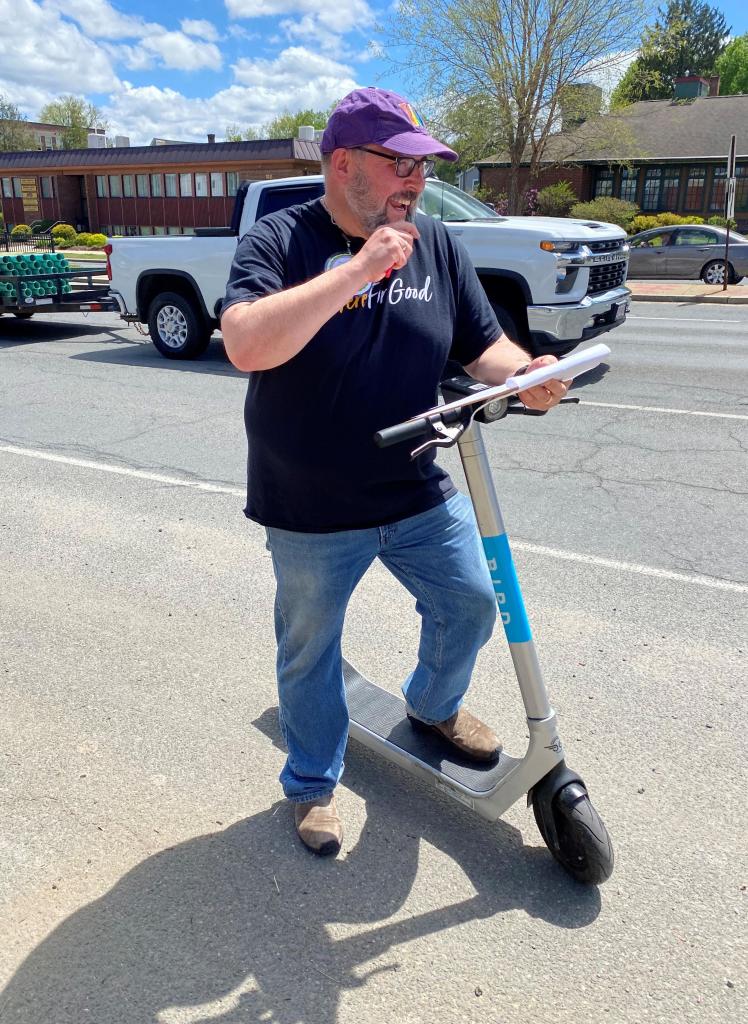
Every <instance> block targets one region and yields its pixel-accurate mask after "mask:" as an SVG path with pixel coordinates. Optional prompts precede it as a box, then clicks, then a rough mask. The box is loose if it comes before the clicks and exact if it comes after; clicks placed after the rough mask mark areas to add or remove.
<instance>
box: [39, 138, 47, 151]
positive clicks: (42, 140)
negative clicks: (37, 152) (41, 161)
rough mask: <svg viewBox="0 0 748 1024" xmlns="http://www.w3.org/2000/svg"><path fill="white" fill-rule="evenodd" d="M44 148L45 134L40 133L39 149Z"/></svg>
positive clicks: (45, 145) (45, 146)
mask: <svg viewBox="0 0 748 1024" xmlns="http://www.w3.org/2000/svg"><path fill="white" fill-rule="evenodd" d="M46 148H47V136H46V135H40V136H39V149H46Z"/></svg>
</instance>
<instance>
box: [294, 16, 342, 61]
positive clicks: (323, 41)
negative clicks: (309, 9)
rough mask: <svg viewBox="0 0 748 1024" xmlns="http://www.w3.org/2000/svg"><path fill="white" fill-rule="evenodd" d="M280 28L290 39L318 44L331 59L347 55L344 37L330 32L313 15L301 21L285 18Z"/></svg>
mask: <svg viewBox="0 0 748 1024" xmlns="http://www.w3.org/2000/svg"><path fill="white" fill-rule="evenodd" d="M280 27H281V29H282V30H283V31H284V32H285V34H286V36H287V38H288V39H291V40H293V39H298V40H300V41H301V42H305V43H316V44H317V46H318V48H319V49H320V50H322V51H323V52H324V53H326V54H328V55H329V56H331V57H343V56H344V55H345V53H346V48H345V46H344V44H343V39H342V37H341V36H340V35H339V34H338V33H337V32H330V30H329V29H327V28H325V26H324V25H322V24H321V23H320V22H319V21H318V20H317V18H315V17H314V15H312V14H305V15H304V17H303V18H302V19H301V21H292V20H291V19H290V18H284V19H283V20H282V21H281V22H280Z"/></svg>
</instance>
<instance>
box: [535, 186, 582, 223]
mask: <svg viewBox="0 0 748 1024" xmlns="http://www.w3.org/2000/svg"><path fill="white" fill-rule="evenodd" d="M577 201H578V196H577V194H576V192H575V191H574V189H573V188H572V186H571V182H570V181H559V182H556V184H555V185H546V187H545V188H541V190H540V191H539V192H538V213H539V214H540V215H541V217H566V216H568V213H569V210H570V209H571V208H572V206H573V205H574V204H575V203H576V202H577Z"/></svg>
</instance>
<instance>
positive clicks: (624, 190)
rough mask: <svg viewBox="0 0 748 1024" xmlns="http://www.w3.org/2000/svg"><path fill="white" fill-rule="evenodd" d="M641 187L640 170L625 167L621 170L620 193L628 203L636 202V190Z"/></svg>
mask: <svg viewBox="0 0 748 1024" xmlns="http://www.w3.org/2000/svg"><path fill="white" fill-rule="evenodd" d="M638 187H639V171H638V170H631V168H629V167H624V168H623V170H622V171H621V188H620V191H619V195H620V197H621V199H624V200H626V202H628V203H635V202H636V190H637V189H638Z"/></svg>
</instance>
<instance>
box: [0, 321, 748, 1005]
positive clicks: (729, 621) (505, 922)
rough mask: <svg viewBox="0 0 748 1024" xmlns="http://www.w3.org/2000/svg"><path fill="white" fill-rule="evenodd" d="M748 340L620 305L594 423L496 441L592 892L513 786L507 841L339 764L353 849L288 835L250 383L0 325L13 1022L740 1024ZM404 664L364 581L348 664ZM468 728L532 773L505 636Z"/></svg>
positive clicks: (5, 854) (400, 670)
mask: <svg viewBox="0 0 748 1024" xmlns="http://www.w3.org/2000/svg"><path fill="white" fill-rule="evenodd" d="M747 337H748V308H746V307H744V306H743V307H740V306H736V307H727V306H725V307H712V306H710V307H705V306H698V305H690V306H686V305H680V304H677V305H672V306H671V305H668V306H666V307H663V306H657V307H654V306H653V305H651V304H645V303H641V304H638V303H635V304H634V306H633V308H632V313H631V317H630V319H629V321H628V323H627V324H626V325H625V326H624V327H622V328H620V329H618V330H616V331H615V332H612V333H611V334H610V335H608V336H606V338H604V339H602V340H605V341H607V343H608V344H609V345H610V346H611V349H612V356H611V358H610V360H609V364H608V365H606V366H605V367H603V368H601V369H600V370H598V371H593V372H592V373H591V374H589V375H588V376H587V377H586V378H583V379H582V380H581V381H580V385H579V387H578V388H577V394H578V395H579V396H580V398H581V403H580V405H579V406H576V407H574V406H568V407H564V408H561V409H558V410H555V411H554V412H553V413H552V414H550V415H548V416H546V417H543V418H523V417H513V418H511V419H508V420H506V421H505V422H502V423H500V424H498V425H496V426H495V427H492V428H490V432H489V431H487V445H488V451H489V461H490V463H491V465H492V468H493V470H494V474H495V478H496V481H497V488H498V490H499V494H500V497H501V499H502V504H503V509H504V515H505V518H506V521H507V526H508V529H509V534H510V537H511V538H512V540H513V548H514V552H515V559H516V562H517V566H518V572H519V576H520V580H521V583H522V586H523V591H524V594H525V599H526V603H527V606H528V611H529V614H530V618H531V622H532V623H533V627H534V632H535V634H536V640H537V643H538V648H539V654H540V658H541V663H542V665H543V666H544V670H545V673H546V676H547V681H548V685H549V688H550V691H551V697H552V700H553V703H554V706H555V708H556V710H557V711H558V713H559V718H560V727H561V734H562V736H563V738H564V742H565V746H566V748H567V753H568V760H569V763H570V764H571V765H572V766H573V767H574V768H576V769H577V770H578V771H580V772H581V773H582V774H583V776H584V777H585V780H586V782H587V783H588V785H589V787H590V792H591V794H592V797H593V800H594V802H595V805H596V806H597V808H598V809H599V811H600V812H601V814H602V816H603V817H604V819H605V821H606V824H607V826H608V828H609V831H610V833H611V836H612V839H613V842H614V845H615V849H616V857H617V863H616V869H615V872H614V875H613V877H612V878H611V879H610V881H609V882H607V883H606V884H605V885H604V886H602V887H600V888H599V889H594V888H593V889H588V888H584V887H582V886H580V885H578V884H576V883H575V882H573V881H572V880H570V879H569V878H568V877H567V876H566V875H565V874H564V873H563V872H562V871H561V869H560V868H558V867H557V866H556V865H555V863H554V862H553V861H552V859H551V857H550V855H549V854H548V852H547V851H546V849H545V847H544V846H543V844H542V841H541V839H540V836H539V834H538V833H537V830H536V827H535V823H534V821H533V819H532V814H531V813H528V811H527V809H526V808H525V807H524V805H523V804H522V803H521V802H520V803H518V804H517V805H515V806H514V807H513V808H512V809H511V810H510V811H509V813H508V814H507V815H506V817H505V818H504V819H503V820H502V821H501V822H499V823H498V824H495V825H491V824H489V823H486V822H483V821H480V820H478V819H477V818H473V817H471V816H470V814H469V812H468V811H467V810H465V809H463V808H462V807H460V806H459V805H458V804H456V803H454V802H449V801H448V800H447V798H446V797H443V796H441V795H439V794H438V793H435V792H434V791H432V790H431V789H430V788H428V787H427V786H425V785H423V784H421V783H419V782H416V781H414V780H412V779H411V778H410V777H408V776H406V775H405V774H404V773H403V772H401V771H400V770H398V769H395V768H391V767H389V766H387V765H385V764H382V763H381V762H379V761H377V760H376V759H375V758H374V757H373V756H372V755H371V754H369V753H367V752H366V751H364V750H362V749H361V748H358V747H355V746H354V745H353V744H352V745H351V747H350V749H349V752H348V755H347V770H346V774H345V776H344V780H343V784H342V786H341V791H340V805H341V810H342V813H343V815H344V824H345V828H346V840H345V844H344V848H343V851H342V853H341V856H340V857H339V858H338V859H337V860H335V861H318V860H316V859H314V858H312V857H310V856H309V855H308V854H307V853H306V852H305V851H304V850H303V849H301V848H300V847H299V845H298V844H297V842H296V840H295V838H294V836H293V832H292V826H291V819H290V815H289V813H288V808H287V807H286V806H285V804H284V803H283V801H282V800H281V799H280V790H279V788H278V785H277V781H276V779H277V774H278V771H279V770H280V767H281V764H282V762H283V753H282V750H281V744H280V737H279V733H278V728H277V724H276V717H275V704H276V698H275V691H274V677H273V666H274V651H273V644H272V598H273V593H272V572H271V567H270V565H269V561H268V556H267V553H266V551H265V549H264V542H263V536H262V532H261V530H260V529H259V528H258V527H256V526H254V525H253V524H251V523H247V522H246V521H245V520H244V517H243V516H242V514H241V508H242V492H243V474H244V460H245V455H246V452H245V442H244V437H243V425H242V416H241V413H242V403H243V398H244V389H245V384H244V381H243V379H242V376H241V375H240V374H238V373H236V372H235V371H234V370H233V368H232V367H231V366H230V365H229V364H228V363H227V361H226V359H225V356H224V354H223V351H222V349H221V346H220V344H219V342H218V341H216V342H215V343H214V344H213V345H212V346H211V349H210V350H209V352H208V354H207V356H206V358H205V359H203V360H200V361H198V362H196V363H192V364H174V363H168V362H166V361H164V360H163V359H161V357H160V356H158V355H157V353H155V351H154V350H153V348H152V346H150V345H149V344H147V343H146V339H144V338H142V337H140V336H139V335H138V334H137V333H136V332H135V330H134V329H133V328H131V327H130V328H125V327H123V326H122V325H121V324H120V322H119V321H117V320H116V319H115V318H114V317H111V316H109V317H108V316H104V315H100V316H91V317H90V318H88V319H87V320H85V321H84V320H76V321H72V320H61V319H60V318H59V317H58V318H56V319H55V318H54V317H42V318H40V319H39V320H36V319H34V320H32V321H27V322H24V323H19V322H16V321H12V320H10V319H9V318H6V317H3V318H2V319H0V370H1V374H2V376H1V378H0V379H2V382H3V388H2V398H1V399H0V637H2V638H3V639H2V645H1V647H0V676H1V677H2V679H3V681H4V685H3V687H2V688H0V708H1V710H2V714H1V715H0V723H1V724H0V728H2V754H3V762H4V769H3V773H2V781H1V782H0V799H1V801H2V802H1V804H0V806H1V807H2V815H3V821H4V823H5V828H4V830H3V834H2V837H1V838H0V901H2V902H1V904H0V905H2V907H3V913H2V918H1V923H0V985H2V992H1V993H0V1022H2V1024H6V1022H8V1024H11V1022H12V1024H40V1022H45V1024H46V1022H51V1021H54V1022H55V1024H81V1022H84V1021H91V1022H92V1024H94V1022H95V1024H123V1022H126V1024H153V1022H156V1024H193V1022H202V1021H221V1022H223V1024H229V1022H230V1024H240V1022H241V1024H249V1022H256V1021H269V1022H279V1024H297V1022H310V1024H312V1022H313V1024H327V1022H330V1024H332V1022H336V1024H337V1022H340V1024H349V1022H351V1024H352V1022H354V1021H356V1022H358V1021H366V1022H377V1024H378V1022H382V1024H384V1022H387V1024H392V1022H395V1024H398V1022H403V1024H404V1022H406V1021H407V1022H415V1024H421V1022H423V1024H435V1022H438V1024H453V1022H460V1024H463V1022H467V1024H473V1022H475V1024H530V1022H532V1024H536V1022H537V1024H551V1022H554V1024H599V1022H600V1021H609V1022H613V1024H629V1022H634V1021H636V1022H639V1021H641V1022H647V1024H649V1022H657V1024H659V1022H666V1024H676V1022H677V1024H681V1022H685V1024H697V1022H698V1024H732V1022H733V1021H735V1022H737V1021H743V1020H745V1019H746V1015H747V1011H748V1005H747V1003H748V1000H747V999H746V992H747V990H748V983H747V982H746V978H747V977H748V942H747V940H746V906H747V904H748V857H747V856H746V854H747V847H746V842H745V792H746V783H747V782H748V779H746V774H747V773H746V763H747V759H746V743H745V726H744V722H743V714H742V711H743V705H744V701H745V675H746V673H745V664H746V646H745V645H746V634H747V630H746V626H747V625H748V615H747V614H746V595H748V521H747V520H748V512H747V511H746V510H747V507H748V506H747V503H746V479H748V473H747V472H746V470H747V469H748V429H747V428H748V349H747V348H746V338H747ZM310 443H313V424H311V425H310ZM444 461H445V464H447V465H448V467H449V468H450V471H452V472H454V475H455V477H456V479H458V480H459V466H458V465H457V459H456V456H455V455H454V454H453V453H452V452H449V453H447V454H446V456H445V459H444ZM416 643H417V620H416V617H415V614H414V612H413V609H412V608H411V607H410V602H409V599H408V597H407V595H404V594H403V593H402V592H401V591H400V590H399V589H398V587H397V585H396V584H395V583H394V582H393V581H392V580H391V578H390V577H388V575H387V574H386V572H385V571H384V570H383V569H381V567H375V568H374V569H373V570H372V572H371V573H370V574H369V575H368V576H367V577H366V579H365V580H364V582H363V583H362V585H361V587H360V588H359V590H358V591H357V593H356V595H355V596H354V600H353V602H352V605H351V611H350V616H349V621H348V626H347V631H346V637H345V648H346V652H347V653H348V655H349V657H350V658H351V660H352V661H354V662H355V663H356V664H357V666H358V667H360V668H361V669H362V671H364V672H367V673H368V674H370V675H371V676H372V677H375V678H376V679H377V680H378V681H379V682H380V683H381V685H383V686H386V687H387V688H390V689H393V690H396V688H397V686H398V683H399V680H400V679H401V678H402V677H403V676H404V675H405V674H406V672H407V671H408V670H409V668H410V666H411V662H412V654H413V651H414V650H415V645H416ZM470 707H471V708H472V709H473V710H474V711H475V712H476V713H478V714H480V715H482V716H484V717H485V718H486V719H487V720H489V721H490V722H491V723H492V724H494V725H495V726H496V727H497V729H498V731H499V732H500V733H501V735H502V738H503V739H504V743H505V746H506V747H507V749H508V750H509V751H510V752H511V753H519V752H521V751H522V749H523V743H524V741H525V727H524V722H523V718H522V714H521V705H520V703H519V699H518V694H517V690H516V684H515V683H514V682H513V677H512V672H511V662H510V659H509V658H508V655H507V653H506V650H505V648H504V645H503V643H502V642H501V640H500V639H498V641H497V643H496V644H493V645H492V646H491V647H490V649H486V650H485V651H484V652H483V653H482V655H481V658H480V661H479V664H478V667H477V670H476V675H475V680H474V684H473V688H472V690H471V696H470Z"/></svg>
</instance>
